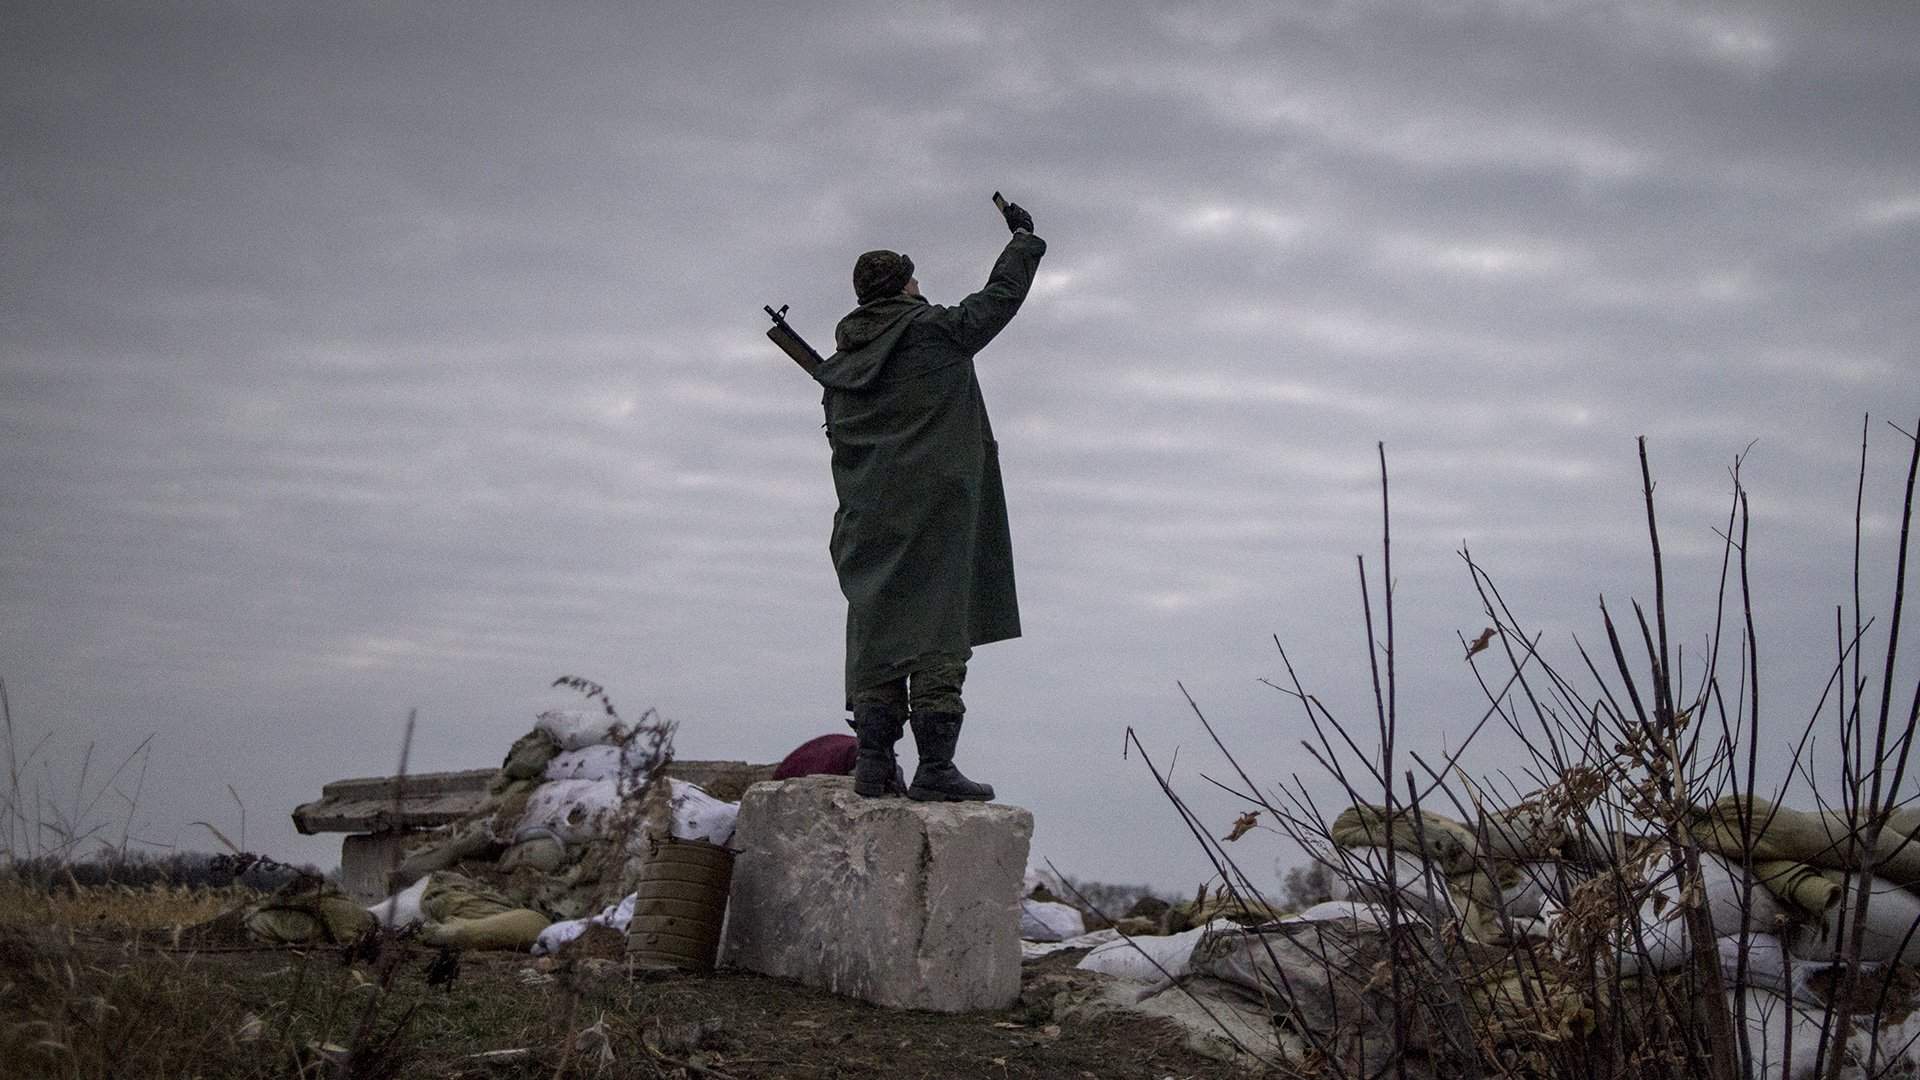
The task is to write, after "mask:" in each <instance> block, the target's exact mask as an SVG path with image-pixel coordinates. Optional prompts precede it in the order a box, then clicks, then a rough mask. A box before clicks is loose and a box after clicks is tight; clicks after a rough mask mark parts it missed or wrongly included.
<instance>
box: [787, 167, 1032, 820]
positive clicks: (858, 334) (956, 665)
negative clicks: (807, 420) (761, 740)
mask: <svg viewBox="0 0 1920 1080" xmlns="http://www.w3.org/2000/svg"><path fill="white" fill-rule="evenodd" d="M995 200H996V202H997V201H999V197H998V196H997V195H996V196H995ZM1003 213H1004V214H1005V216H1006V220H1007V226H1008V228H1010V229H1011V230H1012V231H1013V239H1011V240H1010V241H1008V243H1007V246H1006V250H1004V251H1002V252H1001V253H1000V258H999V260H998V261H997V262H995V263H994V266H993V274H992V276H991V277H989V278H988V279H987V285H986V287H985V288H983V289H981V290H980V291H979V292H977V293H974V294H973V295H972V296H969V297H967V298H966V299H965V300H962V301H960V303H958V304H956V305H955V306H953V307H942V306H940V305H938V304H930V303H928V302H927V301H926V299H925V298H924V297H922V296H921V295H920V282H919V281H918V280H917V279H916V278H915V277H914V276H913V260H912V259H909V258H907V257H906V256H905V255H901V254H899V253H897V252H892V251H869V252H867V253H866V254H864V255H862V256H860V258H859V259H858V260H857V261H856V262H855V263H854V265H853V291H854V296H855V298H856V299H857V300H858V302H859V305H860V306H859V307H857V308H855V309H854V310H853V312H852V313H851V314H849V315H848V316H847V317H846V318H844V319H841V320H840V324H839V326H838V327H837V328H836V329H835V330H834V347H835V349H836V350H837V351H836V352H835V353H834V354H833V355H832V356H831V357H828V358H827V359H826V361H824V362H823V363H821V364H820V365H819V366H818V367H817V368H815V369H814V372H813V377H814V378H815V379H817V380H819V382H820V384H821V385H822V386H824V387H826V392H825V394H824V396H823V398H822V402H821V403H822V404H823V405H824V406H825V408H826V414H827V441H828V443H829V444H830V445H831V446H832V447H833V487H834V491H835V492H836V493H837V494H838V495H839V498H840V508H839V510H837V511H836V512H835V513H834V516H833V537H832V540H831V541H830V543H829V550H831V552H832V553H833V566H834V569H835V571H836V572H838V574H839V576H840V591H841V592H842V593H844V594H845V595H846V598H847V673H846V686H847V708H848V709H849V710H850V711H852V713H853V729H854V734H855V736H856V737H857V739H858V741H859V755H858V758H857V760H856V763H855V765H854V773H853V777H854V790H855V791H857V792H859V793H860V794H861V795H864V796H869V797H872V796H882V795H900V794H903V793H904V794H905V795H906V796H907V797H908V798H910V799H916V800H920V801H923V802H926V801H963V800H964V801H985V800H988V799H991V798H993V788H992V787H990V786H988V785H986V784H979V783H975V782H974V781H972V780H969V779H967V778H966V776H964V775H962V773H961V772H960V770H959V769H958V768H957V767H955V766H954V763H953V752H954V747H955V745H956V744H957V743H958V742H959V739H960V725H961V719H962V717H963V716H964V715H965V713H966V705H965V704H964V703H963V702H962V701H961V699H960V687H961V684H962V683H963V682H964V681H965V680H966V676H967V660H968V659H969V658H970V657H971V656H972V655H973V646H975V645H985V644H987V643H989V642H994V641H1003V640H1005V639H1007V638H1015V637H1019V636H1020V610H1019V605H1018V603H1017V602H1016V601H1015V599H1014V590H1013V545H1012V540H1011V538H1010V536H1009V535H1008V530H1007V503H1006V496H1005V494H1004V493H1003V492H1002V490H1001V487H1000V458H999V446H998V444H997V443H995V442H994V440H993V428H992V427H991V425H989V424H988V422H987V407H986V402H985V401H983V400H982V399H981V396H980V381H979V380H978V379H977V378H975V376H974V371H973V357H974V354H975V353H977V352H979V351H980V350H981V349H983V348H985V347H986V344H987V342H989V341H992V340H993V337H994V335H995V334H998V333H999V332H1000V330H1001V328H1002V327H1004V326H1006V325H1007V322H1008V321H1009V320H1011V319H1012V318H1013V315H1014V313H1015V312H1016V311H1019V310H1020V302H1021V301H1022V300H1024V299H1026V295H1027V289H1028V288H1029V287H1030V286H1031V285H1032V284H1033V274H1034V269H1035V268H1036V267H1037V266H1038V265H1039V263H1040V256H1041V255H1042V254H1044V253H1045V252H1046V250H1047V244H1046V241H1044V240H1042V239H1040V238H1039V237H1038V236H1035V235H1033V218H1032V216H1031V215H1029V214H1028V213H1027V212H1026V211H1025V210H1022V209H1020V207H1019V206H1018V205H1016V204H1012V203H1008V204H1006V205H1005V207H1004V210H1003ZM909 721H911V724H912V727H913V741H914V743H915V744H916V746H917V747H918V749H919V752H920V764H919V767H918V768H917V769H916V770H915V771H914V774H913V782H912V784H911V785H903V784H902V783H901V774H900V772H899V768H898V766H897V764H896V763H895V758H894V750H893V746H894V743H896V742H898V741H899V740H900V735H901V732H902V730H903V729H904V728H905V727H906V726H907V724H908V723H909ZM903 789H904V790H903Z"/></svg>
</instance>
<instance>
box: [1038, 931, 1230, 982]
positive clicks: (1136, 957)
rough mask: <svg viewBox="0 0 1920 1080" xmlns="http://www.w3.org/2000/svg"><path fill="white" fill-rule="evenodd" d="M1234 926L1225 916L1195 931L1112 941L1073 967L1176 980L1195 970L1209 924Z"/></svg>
mask: <svg viewBox="0 0 1920 1080" xmlns="http://www.w3.org/2000/svg"><path fill="white" fill-rule="evenodd" d="M1233 925H1234V924H1233V923H1231V922H1228V921H1226V920H1225V919H1222V920H1219V921H1218V922H1214V923H1211V924H1209V925H1208V926H1196V927H1194V928H1193V929H1192V930H1187V931H1185V932H1182V933H1178V934H1169V935H1167V936H1164V937H1136V938H1132V939H1130V940H1129V939H1125V938H1122V939H1120V940H1117V941H1109V942H1107V943H1106V944H1104V945H1097V946H1095V947H1094V950H1093V951H1092V952H1090V953H1088V954H1087V955H1085V956H1083V957H1081V958H1080V962H1079V963H1078V964H1075V965H1074V966H1075V967H1077V968H1079V969H1080V970H1082V971H1097V972H1099V973H1100V974H1102V975H1111V976H1113V977H1114V978H1116V979H1128V980H1131V981H1133V982H1143V983H1156V982H1161V981H1163V980H1165V979H1168V978H1174V979H1177V978H1180V977H1181V976H1183V975H1186V974H1188V973H1190V972H1191V971H1192V970H1193V950H1194V947H1195V946H1197V945H1199V944H1200V939H1201V938H1202V937H1204V936H1205V935H1206V933H1207V930H1208V929H1209V928H1210V927H1211V928H1223V927H1232V926H1233Z"/></svg>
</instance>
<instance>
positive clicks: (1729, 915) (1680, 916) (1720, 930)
mask: <svg viewBox="0 0 1920 1080" xmlns="http://www.w3.org/2000/svg"><path fill="white" fill-rule="evenodd" d="M1646 876H1647V881H1648V882H1649V883H1650V884H1652V885H1653V887H1654V888H1655V889H1657V890H1658V891H1659V893H1660V894H1661V895H1662V896H1663V897H1664V900H1662V901H1659V902H1656V901H1655V900H1654V898H1653V897H1648V898H1647V899H1646V900H1645V901H1644V902H1643V903H1642V904H1641V905H1640V916H1639V920H1638V925H1637V927H1635V926H1628V927H1623V928H1621V929H1620V930H1619V931H1617V932H1616V936H1615V948H1616V951H1617V958H1618V960H1619V964H1620V973H1621V974H1622V975H1633V974H1637V973H1639V972H1642V971H1652V972H1665V971H1672V970H1674V969H1675V968H1678V967H1680V966H1681V965H1682V964H1684V963H1686V962H1687V954H1688V952H1689V949H1690V947H1691V946H1690V942H1691V941H1692V938H1691V937H1690V936H1689V934H1688V931H1687V923H1686V909H1685V908H1684V907H1682V906H1681V904H1680V902H1679V901H1680V893H1681V874H1680V868H1679V865H1678V863H1677V861H1676V860H1674V859H1673V858H1671V857H1663V858H1661V859H1658V860H1655V861H1654V862H1653V863H1651V864H1649V865H1648V867H1647V870H1646ZM1744 881H1745V877H1744V875H1742V874H1741V872H1740V868H1739V867H1737V866H1734V865H1732V864H1730V863H1728V862H1727V861H1726V860H1725V859H1722V858H1721V857H1720V856H1718V855H1713V854H1709V853H1706V852H1702V853H1701V855H1700V884H1701V889H1702V892H1703V893H1704V895H1705V897H1706V901H1707V904H1706V907H1707V912H1708V915H1709V916H1710V917H1711V918H1712V920H1713V928H1714V933H1715V936H1716V937H1727V936H1729V935H1733V936H1736V937H1737V936H1738V935H1739V934H1740V932H1741V929H1742V925H1743V923H1742V915H1743V910H1742V904H1743V902H1744V904H1745V905H1746V906H1745V910H1744V915H1745V923H1744V925H1745V926H1748V927H1752V928H1755V929H1756V930H1760V929H1765V930H1771V929H1772V928H1773V927H1774V925H1775V920H1776V919H1777V918H1778V917H1779V916H1780V914H1781V908H1780V902H1779V901H1778V900H1776V899H1775V898H1774V895H1773V894H1772V893H1771V892H1768V891H1767V890H1766V889H1764V888H1761V887H1760V886H1759V885H1753V886H1752V887H1751V888H1749V887H1748V886H1746V885H1744V884H1742V883H1743V882H1744ZM1754 936H1756V937H1758V936H1761V935H1759V934H1755V935H1754Z"/></svg>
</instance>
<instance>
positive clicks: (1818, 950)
mask: <svg viewBox="0 0 1920 1080" xmlns="http://www.w3.org/2000/svg"><path fill="white" fill-rule="evenodd" d="M1691 827H1692V832H1693V836H1694V838H1695V839H1696V840H1697V841H1698V842H1699V843H1700V845H1701V847H1702V848H1705V849H1708V850H1712V851H1716V852H1719V853H1720V854H1721V855H1722V856H1723V857H1725V858H1726V859H1728V860H1730V861H1735V862H1738V861H1743V860H1751V862H1752V865H1753V869H1754V874H1755V875H1756V876H1757V877H1758V878H1759V880H1760V881H1761V882H1762V883H1763V884H1764V885H1766V887H1767V888H1768V889H1769V890H1770V891H1772V892H1773V893H1774V894H1775V896H1776V897H1777V898H1778V899H1779V900H1780V901H1781V906H1782V908H1783V909H1784V913H1785V914H1786V915H1787V917H1788V921H1790V922H1791V923H1792V924H1793V925H1792V927H1791V930H1790V933H1789V935H1788V939H1787V948H1788V951H1789V952H1790V953H1791V954H1792V955H1793V956H1794V957H1795V958H1797V959H1801V960H1806V961H1813V962H1821V961H1832V960H1834V959H1836V958H1837V957H1838V956H1839V955H1840V954H1841V950H1842V949H1843V948H1844V946H1845V944H1846V940H1845V939H1847V938H1850V937H1851V936H1852V932H1853V923H1854V922H1855V916H1856V913H1857V904H1858V903H1859V899H1860V896H1861V892H1862V890H1863V889H1864V890H1865V891H1866V893H1867V912H1866V918H1865V920H1864V922H1863V923H1862V926H1861V929H1862V931H1863V937H1862V940H1861V949H1860V959H1861V960H1864V961H1869V962H1874V963H1888V962H1896V961H1897V962H1900V963H1908V964H1911V963H1915V962H1920V808H1914V807H1906V808H1902V809H1900V810H1897V811H1895V812H1894V813H1893V814H1892V816H1891V817H1890V818H1889V820H1888V821H1887V825H1886V828H1885V829H1883V830H1882V831H1881V833H1880V836H1879V839H1878V842H1877V843H1876V844H1875V847H1874V859H1873V875H1872V877H1867V876H1866V875H1864V874H1862V873H1860V871H1859V859H1860V857H1861V854H1864V852H1862V853H1858V854H1857V853H1856V851H1855V849H1856V848H1864V846H1865V836H1864V833H1865V829H1864V827H1863V826H1861V825H1858V824H1857V823H1855V822H1854V821H1852V820H1851V819H1849V818H1848V817H1847V816H1846V815H1845V814H1842V813H1840V812H1838V811H1831V810H1829V811H1805V810H1791V809H1788V808H1785V807H1779V806H1775V805H1773V804H1772V803H1769V802H1767V801H1766V800H1764V799H1735V798H1725V799H1721V800H1719V801H1718V802H1715V803H1714V804H1713V805H1712V806H1710V807H1706V808H1704V809H1703V810H1701V811H1700V813H1699V815H1698V817H1697V818H1696V820H1695V821H1694V822H1692V825H1691ZM1843 924H1844V925H1843Z"/></svg>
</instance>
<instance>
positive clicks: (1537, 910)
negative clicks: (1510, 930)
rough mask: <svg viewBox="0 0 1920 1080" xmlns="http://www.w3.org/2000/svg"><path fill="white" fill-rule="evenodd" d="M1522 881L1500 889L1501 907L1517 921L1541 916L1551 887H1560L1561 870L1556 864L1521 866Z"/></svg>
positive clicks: (1524, 864) (1526, 864)
mask: <svg viewBox="0 0 1920 1080" xmlns="http://www.w3.org/2000/svg"><path fill="white" fill-rule="evenodd" d="M1519 869H1520V880H1519V881H1516V882H1514V883H1513V884H1512V885H1505V886H1502V887H1501V889H1500V906H1501V907H1503V908H1505V909H1506V911H1507V914H1508V915H1509V916H1511V917H1513V918H1516V919H1531V918H1535V917H1537V916H1539V915H1540V914H1541V913H1542V912H1543V911H1544V910H1545V909H1546V905H1547V889H1548V887H1549V886H1552V887H1555V888H1558V887H1559V870H1558V867H1557V866H1556V864H1554V863H1544V862H1532V863H1521V864H1519Z"/></svg>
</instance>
